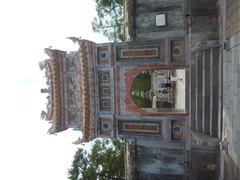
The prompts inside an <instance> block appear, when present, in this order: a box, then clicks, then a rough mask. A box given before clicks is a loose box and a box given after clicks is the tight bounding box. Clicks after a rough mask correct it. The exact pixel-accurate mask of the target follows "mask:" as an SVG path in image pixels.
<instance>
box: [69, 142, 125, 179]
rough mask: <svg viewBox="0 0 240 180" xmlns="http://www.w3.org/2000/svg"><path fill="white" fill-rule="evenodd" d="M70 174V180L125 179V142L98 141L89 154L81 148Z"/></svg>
mask: <svg viewBox="0 0 240 180" xmlns="http://www.w3.org/2000/svg"><path fill="white" fill-rule="evenodd" d="M68 174H69V179H70V180H95V179H99V180H109V179H119V180H121V179H124V144H123V141H122V140H120V139H113V140H109V139H104V140H103V141H100V140H96V141H95V144H94V145H93V147H92V150H91V153H89V154H88V153H87V152H86V151H85V150H83V149H81V148H79V149H78V150H77V152H76V154H75V156H74V160H73V162H72V166H71V168H70V169H69V171H68Z"/></svg>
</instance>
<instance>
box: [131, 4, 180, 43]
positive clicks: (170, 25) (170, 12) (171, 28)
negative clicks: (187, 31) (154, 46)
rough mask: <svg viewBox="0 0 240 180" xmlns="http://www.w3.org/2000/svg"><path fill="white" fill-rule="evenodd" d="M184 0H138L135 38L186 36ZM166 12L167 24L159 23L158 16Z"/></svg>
mask: <svg viewBox="0 0 240 180" xmlns="http://www.w3.org/2000/svg"><path fill="white" fill-rule="evenodd" d="M183 7H184V3H183V0H171V1H169V0H147V1H146V0H136V2H135V21H134V23H135V24H134V27H135V28H134V30H135V38H134V39H135V40H150V39H156V38H157V39H160V38H163V37H176V36H184V16H183ZM161 14H165V15H166V25H157V23H156V16H157V15H161Z"/></svg>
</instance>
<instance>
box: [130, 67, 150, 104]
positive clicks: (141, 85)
mask: <svg viewBox="0 0 240 180" xmlns="http://www.w3.org/2000/svg"><path fill="white" fill-rule="evenodd" d="M150 89H151V74H150V73H149V72H148V71H147V72H141V73H139V74H138V75H137V76H136V78H135V79H134V80H133V83H132V92H133V93H134V94H133V95H132V98H133V101H134V102H135V104H136V105H137V106H138V107H140V108H150V107H152V102H151V101H150V100H149V99H146V98H143V97H141V96H140V94H141V92H145V91H149V90H150Z"/></svg>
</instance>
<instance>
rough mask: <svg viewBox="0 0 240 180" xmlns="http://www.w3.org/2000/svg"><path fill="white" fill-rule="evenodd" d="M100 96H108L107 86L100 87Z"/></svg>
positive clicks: (108, 89) (108, 88)
mask: <svg viewBox="0 0 240 180" xmlns="http://www.w3.org/2000/svg"><path fill="white" fill-rule="evenodd" d="M100 96H110V87H109V86H101V87H100Z"/></svg>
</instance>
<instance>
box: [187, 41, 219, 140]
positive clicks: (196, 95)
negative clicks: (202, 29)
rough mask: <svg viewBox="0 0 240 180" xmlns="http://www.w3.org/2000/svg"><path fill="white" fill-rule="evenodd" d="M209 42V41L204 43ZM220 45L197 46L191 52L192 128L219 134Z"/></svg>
mask: <svg viewBox="0 0 240 180" xmlns="http://www.w3.org/2000/svg"><path fill="white" fill-rule="evenodd" d="M202 44H209V43H202ZM219 52H220V50H219V47H217V46H212V47H211V46H210V47H208V48H207V47H205V48H203V47H202V46H201V48H199V49H198V48H196V49H195V50H194V51H192V53H191V67H190V79H191V82H190V83H191V86H190V88H191V89H190V92H191V93H190V97H191V98H190V106H191V107H190V109H191V111H190V112H191V120H192V130H195V131H197V132H201V133H203V134H207V135H210V136H212V137H217V136H218V122H219V121H218V117H219V116H218V114H219V103H221V102H219V88H221V87H220V85H219V82H220V77H219V69H220V64H219Z"/></svg>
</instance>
